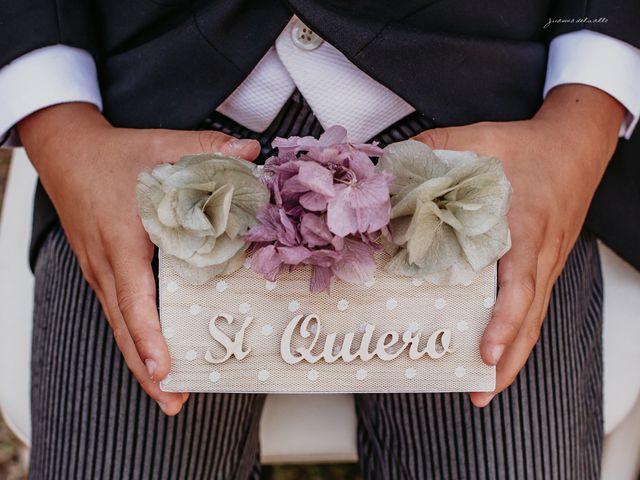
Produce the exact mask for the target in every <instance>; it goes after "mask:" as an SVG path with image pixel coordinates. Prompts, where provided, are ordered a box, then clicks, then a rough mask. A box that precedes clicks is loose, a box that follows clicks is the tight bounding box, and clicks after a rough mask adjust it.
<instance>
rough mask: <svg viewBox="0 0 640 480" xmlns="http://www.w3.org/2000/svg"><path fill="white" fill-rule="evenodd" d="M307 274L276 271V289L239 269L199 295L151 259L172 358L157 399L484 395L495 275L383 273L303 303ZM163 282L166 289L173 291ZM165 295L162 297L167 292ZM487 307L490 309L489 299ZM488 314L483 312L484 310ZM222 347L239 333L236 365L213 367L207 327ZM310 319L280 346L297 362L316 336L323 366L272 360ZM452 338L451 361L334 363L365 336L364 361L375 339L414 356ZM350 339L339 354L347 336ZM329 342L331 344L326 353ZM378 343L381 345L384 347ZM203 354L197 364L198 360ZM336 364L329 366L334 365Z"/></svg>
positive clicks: (216, 353) (217, 353) (214, 352)
mask: <svg viewBox="0 0 640 480" xmlns="http://www.w3.org/2000/svg"><path fill="white" fill-rule="evenodd" d="M309 273H310V272H309V270H308V269H307V270H305V268H299V269H298V268H296V269H295V270H294V271H292V272H288V271H287V272H282V273H281V274H280V275H279V276H278V279H277V281H276V282H270V281H267V280H265V279H264V278H263V277H261V276H260V275H258V274H256V273H255V272H253V271H252V270H250V269H246V268H241V269H239V270H237V271H236V272H234V273H233V274H230V275H224V276H219V277H217V278H215V279H213V280H211V281H209V282H207V283H206V284H205V285H202V286H195V285H190V284H189V283H188V282H186V281H185V280H184V279H182V278H181V277H179V276H178V275H177V274H176V273H175V271H174V270H173V268H172V267H171V259H169V258H167V257H166V256H165V255H164V254H162V252H161V255H160V278H159V284H160V285H161V286H162V288H161V289H160V298H159V300H160V318H161V324H162V333H163V335H165V338H166V339H167V345H168V347H169V351H170V353H171V357H172V360H171V372H170V373H171V379H170V381H169V382H168V383H163V384H162V386H161V388H162V389H163V390H166V391H175V392H182V391H196V392H197V391H201V392H255V393H269V392H278V393H301V392H336V393H338V392H412V391H415V392H438V391H492V390H493V389H494V382H495V368H494V367H489V366H487V365H485V364H484V363H483V362H482V359H481V358H480V355H479V351H478V346H479V344H480V339H481V337H482V332H483V331H484V328H485V327H486V325H487V323H488V322H489V320H490V318H491V314H492V306H493V301H492V300H493V298H494V295H495V288H496V284H495V266H493V267H492V268H489V269H487V270H486V271H484V272H483V273H482V275H481V276H480V278H479V279H478V281H476V282H473V283H472V284H471V285H469V286H458V287H447V286H437V285H433V284H431V283H429V282H426V281H422V280H418V281H415V280H414V279H412V278H403V277H396V276H393V275H391V274H389V273H388V272H386V271H385V270H384V269H383V268H381V267H379V268H378V269H377V270H376V276H375V281H374V282H371V283H369V284H368V285H367V286H365V285H352V284H347V283H345V282H342V281H339V280H336V281H334V282H333V283H332V285H331V290H330V292H321V293H314V294H311V293H309V291H308V288H309ZM172 282H173V283H174V284H175V287H174V286H171V287H170V285H172ZM174 289H175V291H174V292H171V291H170V290H174ZM486 299H489V300H491V302H490V301H489V300H486ZM487 305H490V306H489V307H487ZM218 314H226V315H228V317H227V318H229V319H231V323H228V321H227V320H224V319H217V321H216V322H215V326H216V327H217V328H218V329H219V330H220V331H222V332H226V333H225V334H227V335H229V336H230V338H233V336H234V335H235V334H236V333H237V332H238V330H239V328H240V326H241V325H242V324H246V325H245V330H244V334H243V336H244V338H243V342H242V348H243V350H248V354H247V356H246V357H245V358H243V359H242V360H238V359H237V358H234V357H233V356H232V357H231V358H229V359H228V360H226V361H224V362H222V363H217V364H212V363H210V362H209V361H207V358H208V359H211V358H217V359H219V358H222V357H224V355H225V350H224V348H222V346H221V344H220V343H218V342H217V341H215V340H213V338H212V337H211V334H210V321H211V320H212V319H213V318H214V315H218ZM299 315H301V316H302V317H301V318H304V316H306V315H317V316H318V318H319V319H320V324H319V326H318V323H317V322H316V321H314V320H312V321H310V322H309V323H308V324H307V334H308V335H307V337H306V338H302V337H301V336H300V335H299V331H297V332H296V333H295V334H294V337H295V338H294V339H293V340H292V342H291V343H290V344H289V345H284V346H283V348H286V349H287V350H288V351H289V352H290V353H291V355H292V357H293V358H294V359H295V358H299V357H300V355H301V353H300V352H301V350H300V347H304V346H308V345H309V344H310V342H312V341H313V340H314V338H315V337H316V335H317V344H316V345H315V347H314V348H313V352H314V353H315V354H316V355H318V354H321V353H322V352H324V353H323V355H326V356H327V358H333V359H334V360H332V361H325V360H319V361H315V362H313V363H311V362H308V361H306V360H302V361H299V362H297V363H294V364H287V363H285V362H284V361H283V359H282V357H281V355H280V349H281V345H280V342H281V339H282V335H283V333H284V330H285V327H286V326H287V324H288V323H289V321H290V320H291V319H293V318H294V317H297V316H299ZM443 328H444V329H447V330H448V331H449V332H450V334H451V350H452V351H451V352H450V353H447V354H445V355H444V356H443V357H442V358H440V359H430V358H427V357H424V358H421V359H419V360H411V359H410V357H409V351H410V346H409V345H407V346H405V348H404V349H401V353H400V354H399V356H397V358H394V359H392V360H388V361H384V360H381V359H380V358H378V357H376V356H374V357H373V358H372V359H371V360H367V361H362V360H361V359H360V358H355V359H354V360H353V361H350V362H348V363H345V362H344V360H343V359H342V357H341V356H342V355H343V354H345V355H349V354H351V355H354V354H356V353H357V352H358V348H359V347H360V344H361V342H362V341H364V339H365V338H366V337H365V335H367V336H369V337H370V338H369V340H368V342H369V343H368V347H367V350H368V352H373V351H374V349H375V348H376V344H377V341H378V339H379V338H380V337H381V335H382V334H383V333H385V332H387V331H390V330H393V331H396V332H397V333H398V337H397V338H398V340H397V342H398V343H396V345H395V346H391V347H389V348H388V349H387V351H388V353H391V354H393V353H394V352H396V350H397V348H398V347H399V346H400V345H401V344H402V343H403V342H404V341H405V340H403V339H404V338H406V339H410V338H418V337H417V336H418V335H419V336H420V337H419V338H420V340H419V341H418V342H417V343H416V344H415V347H414V350H416V351H423V350H424V349H425V348H426V347H427V343H428V339H429V336H430V335H431V334H432V333H433V332H435V331H436V330H438V329H443ZM348 332H349V333H351V334H352V335H353V337H352V338H351V339H350V340H349V342H350V345H347V347H346V348H343V347H342V342H343V340H344V339H345V335H346V334H347V333H348ZM329 333H335V334H336V335H335V338H333V340H331V342H332V343H329V344H328V346H325V340H326V339H327V338H328V337H327V336H328V334H329ZM392 340H393V339H392V338H391V337H387V341H392ZM207 353H208V355H205V354H207ZM336 357H338V358H337V359H336Z"/></svg>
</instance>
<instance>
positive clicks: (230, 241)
mask: <svg viewBox="0 0 640 480" xmlns="http://www.w3.org/2000/svg"><path fill="white" fill-rule="evenodd" d="M255 171H256V170H255V166H254V165H253V164H251V163H250V162H248V161H245V160H240V159H237V158H231V157H225V156H223V155H221V154H203V155H190V156H185V157H183V158H182V159H180V161H178V162H177V163H175V164H173V165H172V164H163V165H159V166H157V167H155V168H154V169H153V171H151V172H142V173H141V174H140V175H139V177H138V185H137V191H136V193H137V203H138V212H139V215H140V218H141V220H142V224H143V226H144V228H145V230H146V231H147V232H148V233H149V237H150V239H151V241H152V242H153V243H155V244H156V245H157V246H158V247H159V248H161V249H162V250H163V251H164V252H165V253H167V254H169V255H172V256H174V257H175V258H176V259H178V260H179V261H177V262H175V266H176V270H177V271H178V272H177V273H178V274H180V275H181V276H183V277H184V278H186V279H187V280H188V281H190V282H192V283H194V284H198V285H199V284H202V283H205V282H206V281H208V280H209V279H210V278H212V277H214V276H215V275H218V274H223V273H231V272H233V271H234V270H237V269H238V268H240V267H241V266H242V264H243V262H244V257H245V251H246V249H247V247H248V243H247V242H246V241H245V240H244V234H245V233H247V231H248V230H249V229H250V228H251V227H252V226H254V225H255V224H256V213H257V211H258V209H259V208H260V207H261V206H263V205H265V204H266V203H267V202H268V201H269V193H268V191H267V189H266V188H265V187H264V185H263V184H262V182H260V180H259V179H258V178H256V176H255Z"/></svg>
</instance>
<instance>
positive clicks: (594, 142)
mask: <svg viewBox="0 0 640 480" xmlns="http://www.w3.org/2000/svg"><path fill="white" fill-rule="evenodd" d="M624 114H625V108H624V107H623V106H622V104H620V103H619V102H618V101H617V100H616V99H615V98H613V97H612V96H610V95H609V94H607V93H605V92H604V91H602V90H600V89H598V88H595V87H591V86H587V85H579V84H567V85H560V86H558V87H555V88H554V89H552V90H551V91H550V92H549V94H548V95H547V98H546V99H545V101H544V103H543V104H542V106H541V107H540V110H538V112H537V113H536V115H535V116H534V117H533V121H534V122H536V123H540V124H543V125H544V126H545V127H546V130H547V131H548V132H550V134H551V135H552V136H553V137H552V138H556V139H557V140H558V141H560V142H562V143H563V144H565V145H566V146H567V148H571V149H572V150H573V151H575V152H577V153H578V155H576V157H578V156H583V157H584V158H588V159H591V162H592V166H593V167H594V168H596V169H598V170H600V169H601V170H604V168H606V165H607V164H608V162H609V160H610V159H611V156H612V155H613V152H614V151H615V148H616V146H617V144H618V134H619V131H620V125H621V124H622V121H623V118H624ZM583 166H584V165H583Z"/></svg>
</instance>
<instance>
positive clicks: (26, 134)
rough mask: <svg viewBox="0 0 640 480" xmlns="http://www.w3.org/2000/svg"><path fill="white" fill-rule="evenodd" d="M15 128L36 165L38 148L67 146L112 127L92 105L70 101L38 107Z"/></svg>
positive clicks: (58, 148) (45, 149) (54, 148)
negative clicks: (39, 108)
mask: <svg viewBox="0 0 640 480" xmlns="http://www.w3.org/2000/svg"><path fill="white" fill-rule="evenodd" d="M16 128H17V130H18V133H19V135H20V140H21V141H22V144H23V145H24V147H25V148H26V149H27V152H28V153H29V156H30V158H31V160H32V161H33V162H34V165H35V166H36V168H38V165H37V163H38V159H39V157H40V155H39V154H38V153H39V152H45V151H48V152H52V151H53V152H55V151H58V150H61V149H69V148H70V147H71V146H72V145H74V144H82V143H84V142H85V141H87V140H89V141H90V138H92V137H93V136H94V135H96V134H98V133H101V132H104V131H105V130H107V129H111V128H112V127H111V125H110V124H109V122H108V121H107V120H106V119H105V118H104V116H103V115H102V113H100V110H98V108H97V107H96V106H95V105H92V104H90V103H84V102H71V103H62V104H58V105H52V106H50V107H47V108H43V109H41V110H38V111H36V112H34V113H32V114H31V115H29V116H27V117H26V118H24V119H22V120H21V121H20V122H18V124H17V125H16ZM47 157H49V158H50V154H48V155H47Z"/></svg>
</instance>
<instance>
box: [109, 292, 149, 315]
mask: <svg viewBox="0 0 640 480" xmlns="http://www.w3.org/2000/svg"><path fill="white" fill-rule="evenodd" d="M116 295H117V297H118V308H119V309H120V312H122V315H123V316H124V318H125V319H126V318H128V317H130V316H131V315H134V314H135V313H136V311H137V310H138V309H139V308H141V307H142V306H144V304H145V303H148V302H152V301H153V300H154V299H153V295H152V294H150V293H122V292H121V291H119V292H117V293H116Z"/></svg>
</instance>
